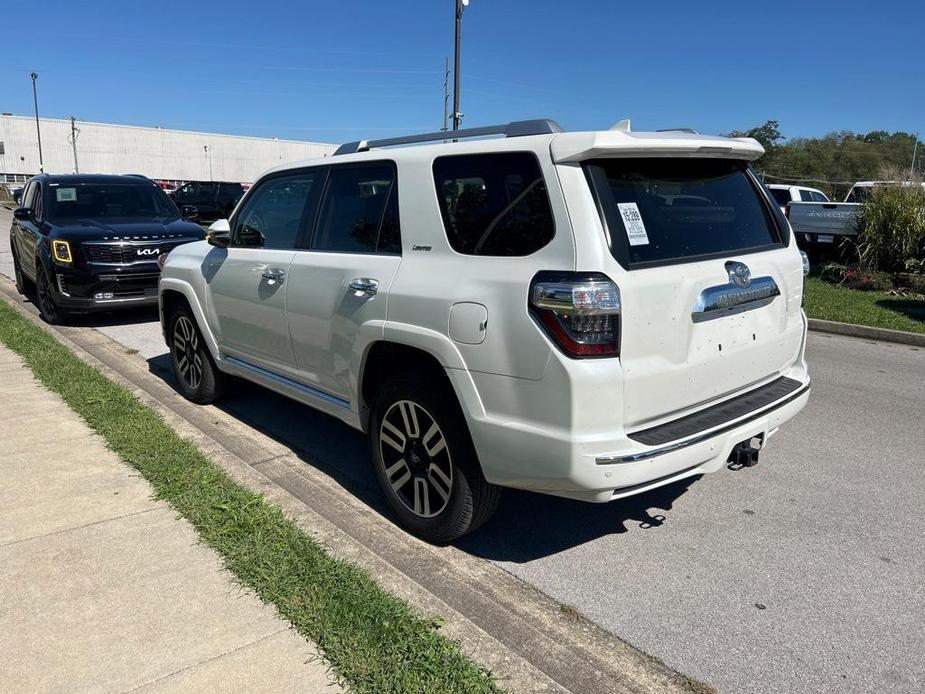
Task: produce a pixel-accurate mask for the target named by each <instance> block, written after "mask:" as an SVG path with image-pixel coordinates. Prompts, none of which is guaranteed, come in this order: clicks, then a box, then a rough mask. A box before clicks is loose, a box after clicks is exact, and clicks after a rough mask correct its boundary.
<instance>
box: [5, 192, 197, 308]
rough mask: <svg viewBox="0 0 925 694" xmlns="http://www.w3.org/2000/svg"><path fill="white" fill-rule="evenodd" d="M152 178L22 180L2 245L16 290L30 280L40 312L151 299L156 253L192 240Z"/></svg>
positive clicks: (185, 218) (190, 228) (189, 226)
mask: <svg viewBox="0 0 925 694" xmlns="http://www.w3.org/2000/svg"><path fill="white" fill-rule="evenodd" d="M195 216H196V210H195V208H193V207H185V208H184V212H183V214H181V213H180V211H179V210H178V209H177V206H176V205H174V204H173V202H171V201H170V199H169V198H168V197H167V196H166V195H165V194H164V191H162V190H161V189H160V187H158V186H157V185H156V184H155V183H154V182H153V181H151V180H149V179H147V178H143V177H140V176H87V175H74V176H52V175H47V174H41V175H39V176H36V177H35V178H32V179H30V180H29V182H28V183H27V184H26V187H25V189H24V190H23V193H22V198H21V201H20V207H18V208H17V209H16V210H15V211H14V212H13V226H12V228H11V229H10V245H11V247H12V252H13V267H14V270H15V273H16V288H17V289H18V290H19V292H20V293H22V294H26V293H27V291H28V290H30V289H31V288H32V285H35V291H36V298H37V302H36V303H37V304H38V308H39V311H41V313H42V317H43V318H44V319H45V320H46V321H48V322H49V323H60V322H62V321H64V320H65V319H66V317H67V315H68V314H69V313H85V312H88V311H94V310H108V309H113V308H119V307H124V306H137V305H144V304H157V282H158V279H159V277H160V267H159V265H158V262H157V261H158V258H159V257H160V256H161V255H163V254H166V253H167V252H169V251H170V250H171V249H172V248H175V247H176V246H179V245H180V244H183V243H189V242H190V241H199V240H201V239H203V238H204V237H205V232H204V231H203V229H202V227H201V226H199V225H198V224H194V223H192V222H190V221H189V218H194V217H195Z"/></svg>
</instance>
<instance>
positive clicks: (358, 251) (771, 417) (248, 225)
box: [160, 120, 810, 543]
mask: <svg viewBox="0 0 925 694" xmlns="http://www.w3.org/2000/svg"><path fill="white" fill-rule="evenodd" d="M489 135H495V136H497V135H502V136H504V137H501V138H496V139H484V137H485V136H489ZM452 137H453V139H454V141H453V142H448V141H447V133H445V132H437V133H429V134H424V135H415V136H410V137H407V138H394V139H388V140H380V141H371V142H367V141H361V142H353V143H349V144H346V145H343V146H341V147H340V148H339V149H338V150H337V151H336V152H335V153H334V154H333V155H332V156H329V157H326V158H324V159H316V160H312V161H306V162H301V163H296V164H287V165H284V166H280V167H277V168H275V169H272V170H271V171H269V172H267V173H266V174H264V175H263V176H262V177H261V178H260V179H259V180H258V181H257V182H256V183H255V184H254V186H253V188H252V189H251V190H249V191H248V193H247V194H246V196H245V197H244V198H243V200H242V201H241V202H240V203H239V204H238V206H237V207H236V209H235V211H234V213H233V215H232V216H231V219H230V220H221V221H219V222H216V223H215V224H213V226H212V229H211V230H210V234H209V237H208V241H207V242H206V241H203V242H201V243H192V244H188V245H184V246H180V247H178V248H177V249H175V250H173V251H171V252H170V254H169V256H168V257H167V259H166V261H165V264H164V267H163V272H162V274H161V280H160V309H161V321H162V326H163V331H164V337H165V339H166V341H167V344H168V346H169V347H170V351H171V355H172V359H173V365H174V371H175V374H176V379H177V384H178V389H179V390H180V392H181V393H182V394H183V395H184V396H186V397H187V398H189V399H190V400H192V401H194V402H199V403H207V402H211V401H214V400H215V399H216V398H218V397H219V396H220V395H221V392H222V386H223V383H224V381H226V380H227V375H234V376H239V377H242V378H245V379H248V380H251V381H254V382H256V383H259V384H262V385H263V386H265V387H267V388H270V389H272V390H275V391H277V392H279V393H281V394H284V395H286V396H288V397H290V398H293V399H295V400H297V401H300V402H302V403H305V404H308V405H310V406H312V407H314V408H317V409H318V410H321V411H322V412H326V413H328V414H330V415H332V416H334V417H336V418H338V419H340V420H342V421H344V422H346V423H347V424H348V425H350V426H352V427H355V428H356V429H359V430H360V431H363V432H366V433H367V435H368V437H369V442H370V452H371V458H372V463H373V465H372V467H373V471H374V474H375V476H376V478H377V479H378V482H379V485H380V486H381V488H382V491H383V494H384V495H385V498H386V500H387V501H388V504H389V505H390V506H391V508H392V510H393V511H394V514H395V516H396V517H397V518H398V520H399V521H400V522H401V523H402V525H404V526H405V527H406V528H407V529H408V530H410V531H411V532H413V533H415V534H417V535H419V536H421V537H423V538H425V539H427V540H429V541H432V542H438V543H444V542H449V541H451V540H453V539H455V538H457V537H459V536H460V535H463V534H465V533H467V532H469V531H471V530H473V529H475V528H477V527H478V526H479V525H480V524H482V523H483V522H485V521H486V520H487V519H488V517H489V516H490V515H491V514H492V512H493V511H494V509H495V507H496V506H497V503H498V499H499V495H500V491H501V488H503V487H515V488H519V489H527V490H531V491H535V492H542V493H546V494H554V495H558V496H563V497H569V498H572V499H580V500H584V501H591V502H609V501H613V500H617V499H622V498H624V497H627V496H630V495H633V494H639V493H641V492H645V491H648V490H650V489H654V488H656V487H659V486H662V485H666V484H670V483H672V482H675V481H678V480H682V479H685V478H688V477H693V476H698V475H702V474H704V473H708V472H716V471H718V470H721V469H723V468H725V467H726V465H727V464H728V463H730V462H731V463H732V464H733V465H736V466H751V465H753V464H755V463H756V462H757V457H758V452H759V449H761V448H763V447H764V445H765V444H766V443H767V441H768V439H769V438H770V437H771V436H772V435H773V434H774V433H775V432H777V431H778V429H779V428H780V427H781V425H783V424H784V423H785V422H786V421H787V420H789V419H790V418H791V417H793V416H794V415H796V414H797V413H798V412H799V411H800V410H801V409H802V408H803V406H804V405H805V404H806V402H807V399H808V398H809V388H810V385H809V374H808V370H807V366H806V361H805V359H804V347H805V341H806V317H805V315H804V313H803V309H802V302H803V282H804V274H805V271H806V265H805V262H804V261H805V259H803V258H801V255H800V252H799V251H798V250H797V246H796V242H795V239H794V238H793V235H792V234H791V231H790V227H789V225H788V224H787V220H786V219H785V218H784V216H783V215H782V214H781V212H780V209H779V207H778V205H777V204H776V202H775V201H774V200H773V199H772V198H771V197H770V195H769V194H768V191H767V189H766V188H765V187H764V186H763V185H762V184H761V182H760V181H759V180H758V179H757V178H756V176H755V175H754V173H753V172H752V171H751V169H750V168H749V162H750V161H752V160H754V159H756V158H757V157H759V156H760V155H761V154H762V153H763V149H762V148H761V145H759V144H758V143H757V142H756V141H755V140H752V139H748V138H725V137H715V136H705V135H700V134H697V133H694V132H691V131H681V130H677V131H664V132H632V131H631V130H630V127H629V122H628V121H623V122H621V123H620V124H618V125H617V126H615V128H614V129H611V130H609V131H603V132H569V133H567V132H562V130H561V129H560V128H559V127H558V126H557V125H556V124H555V123H553V122H551V121H547V120H537V121H522V122H517V123H509V124H506V125H502V126H490V127H485V128H472V129H467V130H460V131H457V132H454V133H453V134H452ZM479 137H481V138H482V139H476V138H479Z"/></svg>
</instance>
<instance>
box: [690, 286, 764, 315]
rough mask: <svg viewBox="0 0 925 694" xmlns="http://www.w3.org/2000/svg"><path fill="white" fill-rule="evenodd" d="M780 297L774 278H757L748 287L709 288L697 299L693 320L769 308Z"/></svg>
mask: <svg viewBox="0 0 925 694" xmlns="http://www.w3.org/2000/svg"><path fill="white" fill-rule="evenodd" d="M777 296H780V289H779V288H778V287H777V282H775V281H774V278H773V277H756V278H755V279H753V280H752V281H751V282H750V283H749V285H748V286H747V287H739V286H737V285H735V284H732V283H731V282H730V283H729V284H721V285H719V286H717V287H707V288H706V289H704V290H703V291H702V292H700V296H699V297H698V298H697V303H696V304H694V310H693V312H692V313H691V319H692V320H693V321H694V322H695V323H702V322H704V321H708V320H713V319H714V318H722V317H724V316H731V315H734V314H736V313H742V312H743V311H751V310H753V309H756V308H761V307H762V306H767V305H768V304H770V303H771V302H772V301H774V298H775V297H777Z"/></svg>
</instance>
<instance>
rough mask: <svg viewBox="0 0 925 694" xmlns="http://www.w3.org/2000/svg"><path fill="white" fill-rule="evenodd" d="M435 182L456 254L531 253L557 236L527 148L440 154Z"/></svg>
mask: <svg viewBox="0 0 925 694" xmlns="http://www.w3.org/2000/svg"><path fill="white" fill-rule="evenodd" d="M434 183H435V185H436V187H437V198H438V199H439V201H440V212H441V214H442V215H443V225H444V228H445V229H446V236H447V239H448V240H449V242H450V246H451V247H452V248H453V250H454V251H456V252H457V253H463V254H465V255H494V256H523V255H530V254H531V253H535V252H536V251H538V250H539V249H541V248H542V247H543V246H545V245H546V244H547V243H549V242H550V241H551V240H552V238H553V236H554V235H555V224H554V223H553V218H552V210H551V209H550V206H549V196H548V195H547V193H546V182H545V181H544V180H543V174H542V172H541V171H540V165H539V162H538V161H537V159H536V157H535V156H534V155H533V154H531V153H529V152H500V153H494V154H472V155H458V156H450V157H439V158H437V159H436V160H435V161H434Z"/></svg>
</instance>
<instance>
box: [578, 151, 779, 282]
mask: <svg viewBox="0 0 925 694" xmlns="http://www.w3.org/2000/svg"><path fill="white" fill-rule="evenodd" d="M589 172H590V174H591V177H592V180H593V182H594V187H595V189H596V192H597V195H598V197H599V198H600V203H601V209H602V211H603V213H604V217H605V221H606V223H607V229H608V231H609V233H610V236H611V244H610V245H611V248H612V249H613V252H614V255H615V256H616V258H617V260H619V261H620V262H622V263H623V264H624V265H629V266H640V265H655V264H665V263H672V262H684V261H688V260H694V259H701V258H704V257H708V256H713V255H719V254H729V253H741V252H743V251H751V250H759V249H765V248H769V247H774V246H778V245H780V244H781V240H780V236H779V232H778V230H777V227H776V225H775V223H774V222H773V221H772V218H771V211H770V207H769V205H766V204H765V203H764V200H763V198H762V196H761V193H760V191H759V189H758V184H756V183H755V182H754V181H753V180H752V179H750V178H749V175H748V173H747V172H746V164H745V163H744V162H738V161H731V160H726V159H670V158H665V159H599V160H596V161H592V162H590V163H589Z"/></svg>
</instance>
